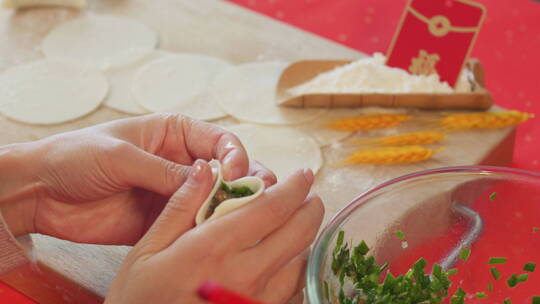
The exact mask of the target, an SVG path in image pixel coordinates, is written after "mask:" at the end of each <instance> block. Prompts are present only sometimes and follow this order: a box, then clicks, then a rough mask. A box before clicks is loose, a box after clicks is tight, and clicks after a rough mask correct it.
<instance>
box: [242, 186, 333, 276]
mask: <svg viewBox="0 0 540 304" xmlns="http://www.w3.org/2000/svg"><path fill="white" fill-rule="evenodd" d="M323 217H324V206H323V204H322V201H321V199H320V198H319V197H318V196H311V197H310V198H309V199H308V200H307V202H306V203H305V204H304V205H303V206H302V208H300V209H299V210H298V211H296V213H295V214H294V215H293V216H292V217H291V219H290V220H289V221H288V222H287V223H286V224H285V225H283V226H282V227H281V228H279V229H278V230H276V231H274V232H273V233H272V234H270V235H269V236H268V237H267V238H265V239H263V240H262V241H261V242H260V243H259V244H257V245H256V246H254V247H253V248H251V249H249V251H250V253H251V258H252V259H254V260H257V261H258V262H259V263H260V265H261V266H262V267H263V271H265V272H268V273H273V272H274V271H275V270H276V269H280V268H281V267H283V265H285V264H287V263H288V262H289V261H290V260H291V259H292V258H294V257H295V256H297V255H299V254H300V253H301V252H302V251H304V250H306V248H308V247H309V246H310V245H311V243H313V241H314V240H315V237H316V236H317V232H318V231H319V227H320V226H321V223H322V220H323ZM283 244H287V245H286V246H283Z"/></svg>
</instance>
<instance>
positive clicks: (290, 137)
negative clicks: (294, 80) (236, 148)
mask: <svg viewBox="0 0 540 304" xmlns="http://www.w3.org/2000/svg"><path fill="white" fill-rule="evenodd" d="M226 129H228V130H229V131H231V132H233V133H234V134H236V136H238V138H240V141H241V142H242V144H243V145H244V147H245V148H246V150H247V152H248V154H249V156H250V158H252V159H255V160H257V161H259V162H260V163H262V164H263V165H264V166H266V167H267V168H269V169H270V170H272V171H273V172H274V173H275V174H276V176H277V177H278V180H283V179H284V178H285V177H287V176H288V175H290V174H291V173H293V171H294V170H297V169H302V168H310V169H311V170H313V173H317V171H318V170H319V169H320V168H321V166H322V163H323V158H322V153H321V149H320V148H319V145H318V144H317V142H316V141H315V140H314V139H313V138H312V137H311V136H308V135H306V134H305V133H303V132H300V131H297V130H295V129H293V128H290V127H271V126H262V125H252V124H240V125H233V126H228V127H226Z"/></svg>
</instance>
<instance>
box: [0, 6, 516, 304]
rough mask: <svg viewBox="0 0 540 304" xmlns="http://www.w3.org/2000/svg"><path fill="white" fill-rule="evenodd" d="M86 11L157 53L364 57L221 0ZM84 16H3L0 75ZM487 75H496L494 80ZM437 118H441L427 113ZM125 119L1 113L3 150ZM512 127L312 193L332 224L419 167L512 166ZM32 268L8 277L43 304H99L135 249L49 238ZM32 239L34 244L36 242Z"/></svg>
mask: <svg viewBox="0 0 540 304" xmlns="http://www.w3.org/2000/svg"><path fill="white" fill-rule="evenodd" d="M87 11H88V12H95V13H102V14H113V15H125V16H129V17H132V18H135V19H138V20H141V21H143V22H144V23H146V24H148V25H149V26H151V27H152V28H154V29H155V30H156V31H158V32H159V33H160V48H162V49H165V50H170V51H176V52H191V53H203V54H208V55H213V56H218V57H221V58H224V59H227V60H229V61H231V62H233V63H243V62H253V61H269V60H281V61H297V60H302V59H321V58H322V59H355V58H359V57H362V56H363V54H361V53H359V52H356V51H354V50H352V49H349V48H346V47H344V46H341V45H338V44H336V43H333V42H330V41H328V40H325V39H323V38H320V37H318V36H315V35H313V34H310V33H307V32H304V31H301V30H299V29H296V28H293V27H290V26H288V25H285V24H282V23H280V22H278V21H275V20H272V19H270V18H267V17H264V16H261V15H258V14H256V13H253V12H250V11H247V10H245V9H242V8H240V7H237V6H234V5H231V4H228V3H226V2H223V1H218V0H195V1H194V0H159V1H151V0H129V1H128V0H114V1H113V0H95V1H90V7H89V9H88V10H87ZM79 14H80V12H78V11H73V10H69V9H61V8H55V9H50V8H47V9H45V8H42V9H31V10H23V11H19V12H16V13H15V12H12V11H7V10H0V71H3V70H5V69H6V68H8V67H10V66H13V65H16V64H18V63H21V62H26V61H29V60H32V59H37V58H40V57H41V56H42V55H41V54H40V51H39V43H40V41H41V39H42V38H43V36H44V35H45V34H46V33H47V32H48V31H49V30H50V29H51V28H53V27H54V26H55V25H56V24H59V23H61V22H63V21H65V20H69V19H71V18H74V17H76V16H77V15H79ZM487 77H488V78H489V75H487ZM427 115H428V116H429V115H436V113H431V114H429V113H428V114H427ZM126 116H127V115H125V114H121V113H118V112H115V111H113V110H110V109H108V108H105V107H102V108H100V109H99V110H98V111H96V112H94V113H92V114H90V115H88V116H86V117H84V118H82V119H79V120H77V121H74V122H70V123H65V124H62V125H57V126H49V127H37V126H30V125H25V124H21V123H17V122H13V121H10V120H8V119H6V118H4V117H1V116H0V145H4V144H8V143H15V142H23V141H30V140H35V139H39V138H43V137H45V136H49V135H52V134H56V133H59V132H65V131H69V130H74V129H78V128H82V127H86V126H91V125H94V124H98V123H102V122H105V121H109V120H113V119H118V118H123V117H126ZM513 142H514V130H513V129H507V130H499V131H477V132H467V133H458V134H454V135H453V136H451V137H450V138H449V139H448V141H447V143H446V144H445V146H446V147H447V149H446V150H445V151H444V152H443V153H441V154H439V155H438V156H437V158H436V159H433V160H430V161H427V162H424V163H420V164H414V165H404V166H388V167H380V166H379V167H377V166H359V167H355V168H351V167H347V168H336V167H324V168H323V169H322V170H321V171H320V172H319V174H318V176H317V183H316V186H315V190H316V191H317V192H318V193H319V194H320V195H321V197H322V198H323V200H324V201H325V205H326V210H327V211H326V220H328V219H329V218H330V217H331V216H332V215H333V214H334V213H335V212H336V211H338V210H339V209H340V208H341V207H342V206H343V205H344V204H346V203H347V202H349V201H350V200H351V199H352V198H354V197H355V196H357V195H358V194H360V193H361V192H363V191H366V190H368V189H369V188H371V187H373V186H375V185H377V184H379V183H381V182H384V181H387V180H389V179H391V178H395V177H398V176H401V175H403V174H407V173H411V172H414V171H418V170H424V169H429V168H436V167H444V166H454V165H473V164H490V165H505V164H508V163H509V162H510V160H511V157H512V150H513ZM323 152H324V156H325V159H326V160H332V159H337V158H338V157H341V155H340V149H339V147H329V148H325V149H324V151H323ZM21 241H22V242H23V243H24V244H25V246H27V247H28V248H29V250H30V252H31V254H32V258H33V259H34V260H35V261H36V263H35V264H33V265H30V266H27V267H23V268H21V269H19V270H17V271H13V272H11V273H9V274H6V275H4V276H2V277H1V279H2V280H3V281H4V282H6V283H8V284H10V285H12V286H14V287H15V288H17V289H19V290H21V291H23V292H24V293H26V294H28V295H29V296H31V297H32V298H34V299H35V300H37V301H39V302H41V303H99V302H100V301H101V300H102V297H103V296H104V295H105V294H106V292H107V288H108V286H109V285H110V283H111V281H112V279H113V278H114V275H115V273H116V270H117V269H118V267H119V265H120V264H121V262H122V259H123V258H124V256H125V255H126V253H127V252H128V250H129V248H127V247H121V246H98V245H82V244H74V243H70V242H66V241H62V240H58V239H53V238H49V237H46V236H40V235H32V236H29V237H25V238H23V239H21ZM32 243H33V246H32Z"/></svg>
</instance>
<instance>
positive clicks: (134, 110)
mask: <svg viewBox="0 0 540 304" xmlns="http://www.w3.org/2000/svg"><path fill="white" fill-rule="evenodd" d="M168 56H173V53H169V52H165V51H158V50H154V51H152V52H150V53H149V54H147V55H146V56H144V57H143V58H142V59H140V60H138V61H136V62H134V63H132V64H129V65H125V66H122V67H117V68H112V69H109V70H107V71H106V75H107V78H108V79H109V83H110V84H111V88H110V91H109V96H107V99H106V100H105V105H106V106H108V107H110V108H112V109H115V110H117V111H120V112H123V113H128V114H135V115H140V114H145V113H148V110H146V109H145V108H143V107H141V106H140V105H139V104H138V103H137V102H136V101H135V97H134V96H133V90H132V84H133V78H134V76H135V74H136V72H137V71H138V70H139V69H140V68H141V67H143V66H144V65H146V64H148V63H150V62H153V61H155V60H160V59H163V58H167V57H168Z"/></svg>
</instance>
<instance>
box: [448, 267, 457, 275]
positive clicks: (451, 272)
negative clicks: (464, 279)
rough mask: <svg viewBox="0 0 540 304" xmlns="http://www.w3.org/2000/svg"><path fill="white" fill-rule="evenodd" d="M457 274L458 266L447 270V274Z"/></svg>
mask: <svg viewBox="0 0 540 304" xmlns="http://www.w3.org/2000/svg"><path fill="white" fill-rule="evenodd" d="M456 274H457V268H452V269H450V270H448V271H447V272H446V275H448V276H453V275H456Z"/></svg>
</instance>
